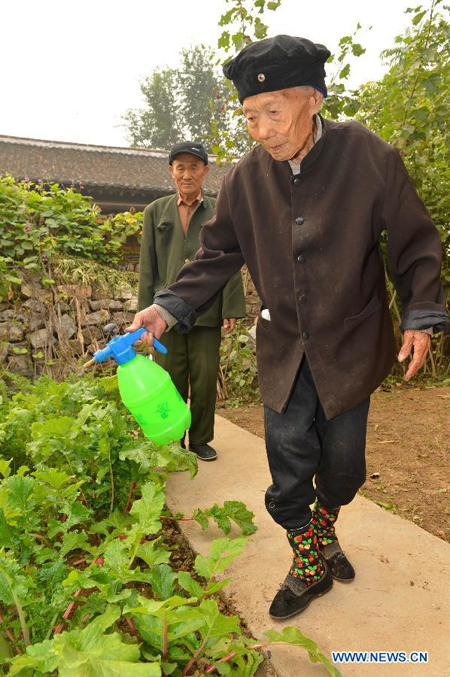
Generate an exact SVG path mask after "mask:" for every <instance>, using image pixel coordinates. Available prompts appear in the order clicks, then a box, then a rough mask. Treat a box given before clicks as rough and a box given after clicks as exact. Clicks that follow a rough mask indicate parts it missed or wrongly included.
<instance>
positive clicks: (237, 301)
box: [139, 141, 245, 461]
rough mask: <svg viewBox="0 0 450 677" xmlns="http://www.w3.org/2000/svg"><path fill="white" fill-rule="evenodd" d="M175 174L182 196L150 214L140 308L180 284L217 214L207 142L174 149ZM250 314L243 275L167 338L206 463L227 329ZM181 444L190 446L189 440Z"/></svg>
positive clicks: (212, 454) (196, 447) (169, 360)
mask: <svg viewBox="0 0 450 677" xmlns="http://www.w3.org/2000/svg"><path fill="white" fill-rule="evenodd" d="M169 170H170V173H171V175H172V178H173V180H174V182H175V185H176V188H177V193H176V194H175V195H169V196H168V197H162V198H160V199H158V200H155V201H154V202H152V203H151V204H150V205H149V206H148V207H147V208H146V210H145V213H144V228H143V232H142V245H141V257H140V276H139V308H140V309H142V308H146V307H147V306H149V305H150V304H151V303H152V301H153V296H154V295H155V294H156V292H158V291H160V290H161V289H165V288H166V287H168V286H169V285H170V284H172V283H173V282H175V279H176V277H177V275H178V273H179V272H180V269H181V268H182V267H183V265H184V264H185V263H189V261H192V260H193V259H194V256H195V254H196V252H197V250H198V249H199V247H200V243H199V235H200V230H201V228H202V225H203V224H204V223H205V222H206V221H208V220H209V219H211V217H212V216H213V214H214V204H215V200H214V199H213V198H211V197H208V196H206V195H205V194H204V193H203V191H202V186H203V182H204V181H205V179H206V176H207V175H208V171H209V165H208V154H207V152H206V150H205V149H204V147H203V146H202V145H201V144H199V143H191V142H185V141H183V142H180V143H177V144H176V145H174V146H173V148H172V149H171V151H170V154H169ZM244 316H245V302H244V293H243V288H242V280H241V275H240V272H238V273H236V274H235V275H233V277H232V278H231V280H230V281H229V282H228V283H227V284H226V286H225V288H224V290H223V292H222V293H221V294H219V296H218V297H217V298H216V299H215V301H214V303H213V305H212V306H211V307H210V308H209V310H208V311H207V312H206V313H204V314H203V315H202V316H201V317H200V318H199V319H198V320H197V322H196V323H195V326H194V327H193V329H192V330H191V331H190V332H189V334H178V333H177V332H176V331H169V332H168V333H167V334H165V336H164V345H165V346H166V348H167V349H168V353H167V355H162V354H161V353H158V354H157V355H156V357H155V359H156V361H157V362H158V364H160V365H161V366H162V367H164V369H166V370H167V371H168V372H169V374H170V376H171V378H172V381H173V382H174V384H175V386H176V388H177V389H178V392H179V393H180V395H181V396H182V397H183V399H184V400H185V401H187V399H188V392H189V386H190V408H191V416H192V424H191V428H190V430H189V449H190V450H191V451H193V452H195V453H196V454H197V457H198V458H200V459H201V460H203V461H214V460H215V459H216V458H217V453H216V450H215V449H214V448H213V447H212V446H211V445H210V444H208V442H210V441H211V440H212V439H213V437H214V410H215V404H216V392H217V386H216V384H217V374H218V371H219V348H220V338H221V327H222V328H223V331H224V333H228V332H231V331H232V330H233V329H234V327H235V325H236V318H240V317H244ZM181 443H182V446H184V444H185V442H184V440H181Z"/></svg>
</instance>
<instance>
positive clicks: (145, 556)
mask: <svg viewBox="0 0 450 677" xmlns="http://www.w3.org/2000/svg"><path fill="white" fill-rule="evenodd" d="M160 543H161V539H160V538H157V539H155V540H154V541H145V543H141V545H140V546H139V547H138V549H137V553H136V556H137V557H139V558H140V559H142V560H144V562H145V563H146V564H148V566H149V567H150V568H151V567H154V566H156V565H158V564H167V563H168V561H169V559H170V552H168V550H164V549H163V548H160V547H158V545H159V544H160Z"/></svg>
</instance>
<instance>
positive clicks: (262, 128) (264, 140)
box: [243, 87, 322, 160]
mask: <svg viewBox="0 0 450 677" xmlns="http://www.w3.org/2000/svg"><path fill="white" fill-rule="evenodd" d="M321 101H322V95H321V94H320V92H317V91H316V90H314V89H312V88H309V87H308V88H307V89H303V88H300V87H290V88H289V89H280V90H279V91H277V92H264V93H263V94H255V95H254V96H249V97H247V98H246V99H244V104H243V111H244V115H245V117H246V118H247V123H248V131H249V133H250V135H251V137H252V138H253V139H254V140H255V141H256V142H257V143H260V144H261V145H262V146H264V148H265V149H266V150H267V152H268V153H270V155H271V156H272V157H273V159H274V160H291V159H292V158H295V157H296V156H297V155H299V153H301V151H302V150H303V149H304V148H305V146H307V144H308V143H309V141H310V140H311V138H312V137H311V135H312V129H313V121H312V118H313V115H314V114H315V113H316V112H317V110H318V109H319V108H320V103H321Z"/></svg>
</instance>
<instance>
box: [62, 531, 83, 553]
mask: <svg viewBox="0 0 450 677" xmlns="http://www.w3.org/2000/svg"><path fill="white" fill-rule="evenodd" d="M87 543H88V536H87V534H86V532H84V531H81V532H79V531H70V532H68V533H65V534H64V536H63V539H62V543H61V549H60V551H59V554H60V555H61V556H62V557H64V556H65V555H67V553H68V552H70V551H71V550H77V549H78V548H80V549H81V550H84V549H85V545H86V544H87Z"/></svg>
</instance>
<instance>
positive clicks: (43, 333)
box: [29, 329, 55, 348]
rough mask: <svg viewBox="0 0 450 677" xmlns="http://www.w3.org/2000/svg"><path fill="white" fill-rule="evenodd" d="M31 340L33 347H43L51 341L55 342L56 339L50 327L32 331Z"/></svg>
mask: <svg viewBox="0 0 450 677" xmlns="http://www.w3.org/2000/svg"><path fill="white" fill-rule="evenodd" d="M29 338H30V342H31V345H32V346H33V348H43V347H44V346H46V345H48V344H49V343H54V342H55V339H54V338H53V336H52V335H51V334H50V332H49V330H48V329H38V330H37V331H33V332H31V333H30V336H29Z"/></svg>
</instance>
